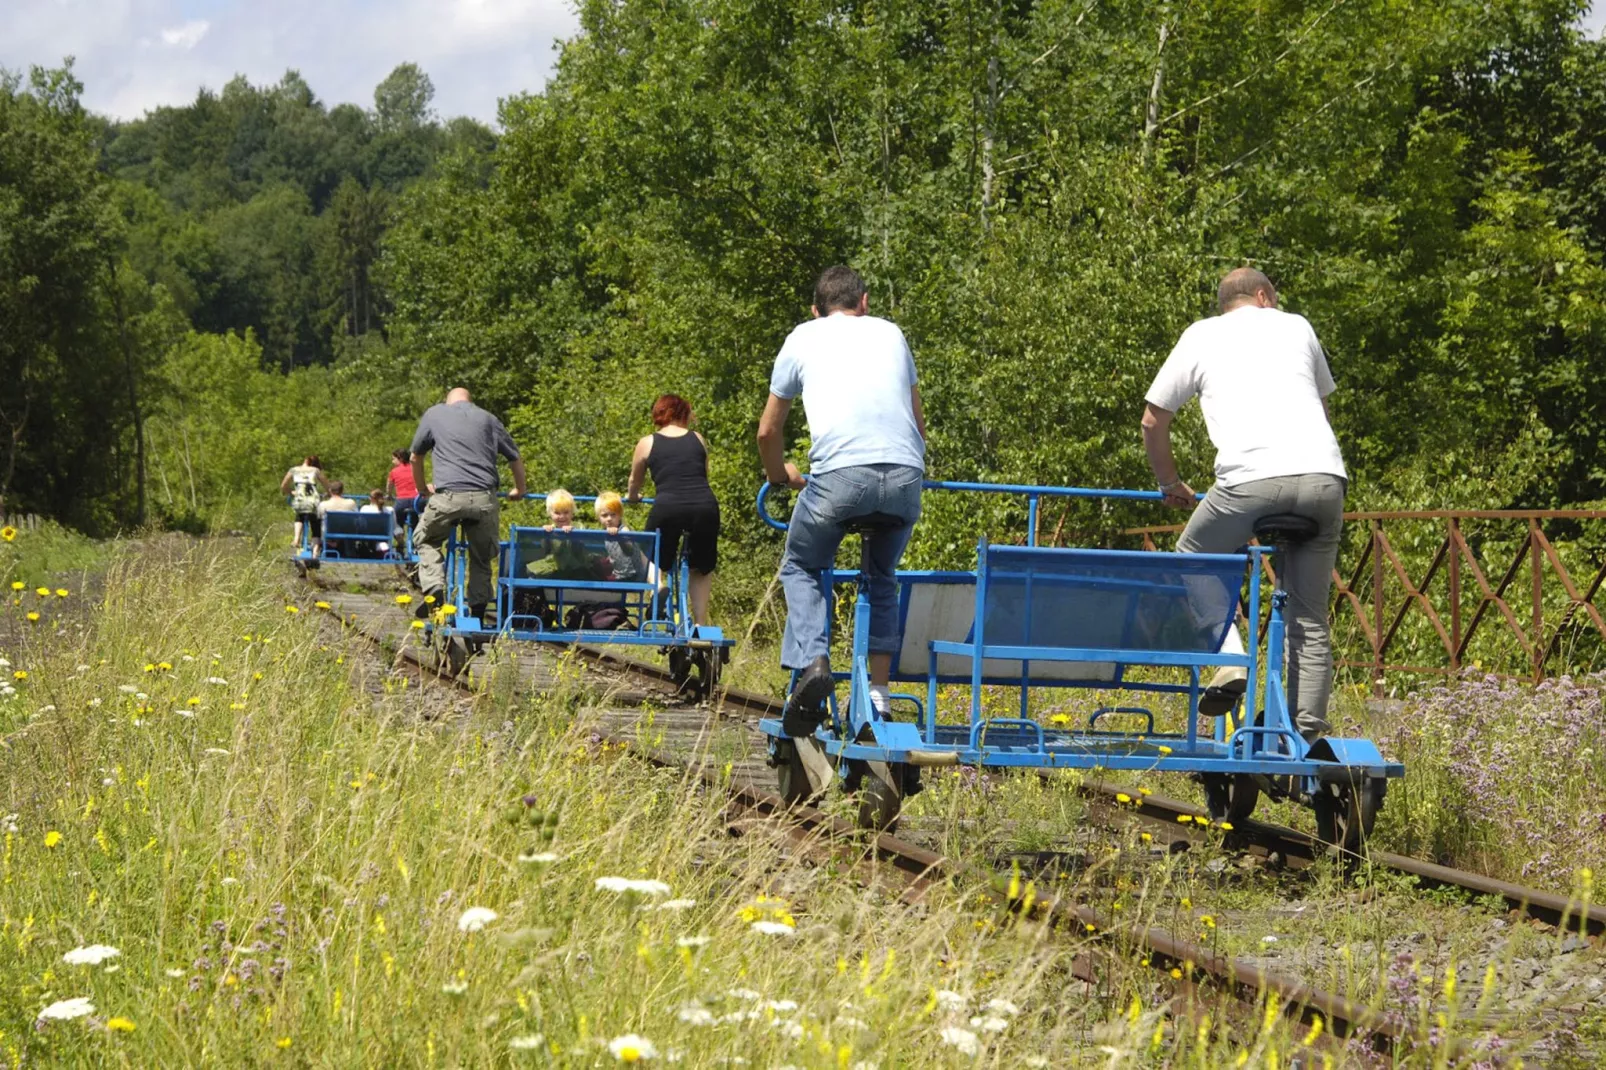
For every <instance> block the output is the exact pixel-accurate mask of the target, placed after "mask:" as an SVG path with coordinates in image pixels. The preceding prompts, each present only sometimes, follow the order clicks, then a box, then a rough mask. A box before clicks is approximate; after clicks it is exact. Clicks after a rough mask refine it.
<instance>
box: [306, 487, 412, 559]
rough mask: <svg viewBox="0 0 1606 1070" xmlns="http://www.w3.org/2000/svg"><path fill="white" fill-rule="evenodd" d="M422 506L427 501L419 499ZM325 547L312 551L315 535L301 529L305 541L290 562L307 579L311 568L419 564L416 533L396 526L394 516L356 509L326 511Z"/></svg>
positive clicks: (350, 496) (361, 498) (360, 499)
mask: <svg viewBox="0 0 1606 1070" xmlns="http://www.w3.org/2000/svg"><path fill="white" fill-rule="evenodd" d="M343 497H345V498H347V499H349V500H351V501H354V502H358V503H364V502H367V501H368V497H367V495H363V496H362V497H356V496H354V495H350V494H347V495H343ZM418 501H419V502H420V503H422V501H423V499H418ZM321 526H322V528H323V536H322V541H323V546H322V547H321V550H320V552H319V553H317V554H314V553H313V552H312V532H311V531H310V530H308V529H307V528H306V527H305V526H303V527H302V529H301V541H300V542H298V543H297V544H296V548H295V552H294V553H293V554H291V555H290V560H291V561H293V562H294V563H295V566H296V571H297V572H299V573H301V574H302V575H303V576H305V575H306V574H307V570H308V569H316V568H319V567H321V566H322V565H326V564H339V565H399V566H401V567H403V568H412V567H415V566H416V565H417V564H418V555H417V554H416V553H415V552H414V551H413V533H412V530H411V529H410V528H408V527H407V526H405V525H402V526H400V527H398V526H397V524H396V517H395V514H394V513H391V512H384V513H372V512H369V513H364V512H359V511H357V510H355V509H353V510H338V511H330V512H325V513H324V516H323V520H322V524H321Z"/></svg>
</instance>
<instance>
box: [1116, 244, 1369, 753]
mask: <svg viewBox="0 0 1606 1070" xmlns="http://www.w3.org/2000/svg"><path fill="white" fill-rule="evenodd" d="M1216 304H1217V308H1218V309H1219V310H1220V315H1217V316H1213V317H1211V318H1209V319H1203V320H1199V321H1198V322H1196V323H1194V324H1193V325H1192V326H1190V327H1189V328H1188V329H1187V330H1186V331H1184V332H1183V334H1182V338H1181V339H1180V340H1179V341H1178V342H1177V344H1176V347H1175V348H1173V349H1172V350H1171V355H1170V356H1169V357H1167V358H1166V362H1165V365H1164V366H1163V367H1162V368H1161V369H1160V373H1159V374H1158V375H1157V376H1156V377H1155V379H1154V384H1153V385H1152V386H1150V387H1149V392H1148V394H1147V395H1146V398H1145V400H1146V401H1147V406H1146V407H1145V409H1144V412H1143V421H1142V426H1143V445H1144V449H1145V450H1146V451H1147V452H1148V455H1149V465H1150V467H1152V468H1153V469H1154V476H1155V479H1156V480H1158V481H1159V484H1160V492H1161V493H1162V494H1164V495H1165V501H1166V504H1167V505H1170V506H1173V507H1174V508H1178V509H1191V508H1193V505H1194V494H1193V488H1192V487H1190V486H1188V484H1187V483H1186V482H1184V481H1183V479H1182V477H1181V476H1180V475H1178V474H1177V462H1176V459H1175V458H1174V457H1173V456H1172V453H1171V419H1172V416H1173V415H1175V413H1176V411H1177V410H1178V409H1179V408H1181V407H1182V406H1183V405H1185V404H1187V402H1188V400H1189V399H1191V398H1192V397H1193V396H1194V395H1198V397H1199V405H1200V407H1201V408H1202V409H1203V410H1204V418H1205V426H1206V428H1207V429H1208V430H1209V432H1210V441H1211V442H1212V443H1213V444H1214V445H1215V447H1216V482H1215V485H1214V486H1212V487H1211V488H1210V491H1209V493H1208V494H1206V495H1205V500H1204V501H1203V502H1202V503H1201V504H1200V505H1199V508H1198V509H1196V510H1194V513H1193V515H1192V516H1191V517H1189V518H1188V524H1187V527H1186V528H1185V529H1184V531H1183V532H1182V537H1181V538H1180V539H1178V540H1177V549H1178V550H1180V551H1183V552H1185V553H1230V552H1232V551H1235V550H1237V549H1238V548H1239V547H1240V546H1243V545H1245V544H1246V543H1248V542H1249V540H1250V539H1251V538H1252V537H1253V535H1254V527H1255V522H1256V521H1257V520H1259V519H1260V518H1261V517H1264V516H1268V515H1270V514H1273V513H1296V514H1298V515H1301V516H1307V517H1310V518H1311V519H1312V520H1314V521H1316V524H1317V531H1316V535H1315V537H1313V538H1312V539H1310V541H1308V542H1306V543H1304V544H1302V545H1300V546H1297V547H1293V548H1291V549H1290V550H1289V551H1288V553H1287V555H1286V560H1284V561H1283V562H1282V572H1283V576H1282V579H1283V587H1284V589H1285V590H1287V592H1288V609H1289V614H1288V650H1289V661H1288V669H1287V682H1288V694H1289V698H1290V700H1291V702H1290V705H1291V706H1292V707H1293V709H1294V714H1295V724H1296V725H1297V727H1298V728H1299V731H1300V734H1301V735H1303V736H1304V737H1305V739H1306V740H1307V741H1309V742H1314V741H1315V740H1316V739H1317V738H1318V737H1319V736H1321V735H1323V734H1324V733H1326V732H1327V730H1328V724H1327V701H1328V696H1329V693H1330V692H1331V689H1332V682H1333V654H1332V641H1331V638H1330V635H1329V632H1328V624H1327V599H1328V594H1329V592H1330V591H1331V588H1332V575H1333V564H1334V562H1335V561H1337V559H1338V539H1339V531H1340V528H1341V527H1342V525H1343V517H1344V490H1345V486H1346V483H1347V480H1348V475H1347V473H1346V472H1345V470H1344V458H1343V457H1342V455H1341V454H1340V452H1339V448H1338V439H1337V438H1336V437H1335V436H1334V434H1333V428H1332V424H1331V423H1329V421H1328V413H1327V396H1328V395H1329V394H1331V393H1332V392H1333V390H1334V389H1335V384H1334V383H1333V375H1332V372H1331V371H1330V370H1329V369H1328V367H1327V357H1326V355H1325V354H1324V353H1323V352H1322V346H1321V343H1320V342H1318V341H1317V340H1316V332H1315V331H1314V330H1313V329H1312V328H1311V325H1310V323H1309V321H1307V320H1306V319H1305V317H1303V316H1299V315H1295V314H1293V313H1288V312H1283V311H1281V310H1280V309H1279V308H1278V307H1277V290H1276V289H1275V288H1274V287H1273V286H1272V284H1271V280H1270V279H1268V278H1266V276H1265V275H1263V274H1261V273H1260V272H1259V271H1256V270H1255V269H1254V268H1247V267H1244V268H1238V269H1236V270H1234V271H1231V272H1228V273H1227V276H1226V277H1225V278H1224V279H1222V280H1221V285H1220V287H1219V289H1218V291H1217V295H1216ZM1222 649H1223V651H1225V652H1230V653H1242V652H1243V641H1242V640H1241V639H1240V638H1239V636H1238V630H1237V628H1231V629H1229V630H1228V632H1227V640H1226V642H1225V643H1224V644H1223V646H1222ZM1244 686H1245V673H1244V670H1243V669H1241V668H1236V667H1232V666H1228V667H1225V668H1223V669H1221V670H1220V671H1219V672H1218V673H1217V674H1216V678H1215V679H1214V680H1213V681H1212V682H1211V686H1210V688H1209V690H1208V691H1207V692H1206V695H1205V697H1204V698H1203V699H1201V700H1200V703H1199V710H1200V712H1201V713H1205V714H1213V715H1216V716H1220V715H1221V714H1224V713H1226V712H1227V711H1228V710H1230V709H1231V708H1232V707H1233V706H1234V705H1235V704H1236V702H1237V699H1238V697H1239V696H1240V695H1242V694H1243V691H1244Z"/></svg>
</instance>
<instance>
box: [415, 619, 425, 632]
mask: <svg viewBox="0 0 1606 1070" xmlns="http://www.w3.org/2000/svg"><path fill="white" fill-rule="evenodd" d="M413 630H414V631H419V632H421V631H423V630H424V622H423V621H421V620H415V621H413Z"/></svg>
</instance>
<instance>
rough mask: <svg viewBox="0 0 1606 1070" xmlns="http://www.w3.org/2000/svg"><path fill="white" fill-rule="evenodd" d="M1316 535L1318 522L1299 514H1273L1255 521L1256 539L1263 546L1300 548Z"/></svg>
mask: <svg viewBox="0 0 1606 1070" xmlns="http://www.w3.org/2000/svg"><path fill="white" fill-rule="evenodd" d="M1315 534H1316V521H1315V520H1314V519H1313V518H1311V517H1308V516H1300V515H1299V514H1298V513H1272V514H1271V515H1270V516H1263V517H1261V518H1260V519H1259V520H1257V521H1255V538H1257V539H1259V540H1260V542H1261V544H1262V545H1267V544H1270V545H1273V546H1298V545H1299V544H1300V543H1302V542H1306V541H1308V540H1309V539H1310V538H1311V537H1312V536H1313V535H1315Z"/></svg>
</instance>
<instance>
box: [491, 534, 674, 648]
mask: <svg viewBox="0 0 1606 1070" xmlns="http://www.w3.org/2000/svg"><path fill="white" fill-rule="evenodd" d="M657 556H658V533H657V532H653V531H622V532H620V533H618V534H617V535H610V534H609V533H608V532H606V531H601V530H598V529H589V528H577V529H575V530H573V531H547V530H546V529H544V528H534V527H517V526H515V527H513V528H511V529H510V530H509V531H508V538H507V542H506V544H505V547H504V549H503V551H502V555H501V561H502V572H501V576H500V578H499V580H498V586H499V588H501V596H502V597H501V598H500V602H501V612H502V614H503V616H502V618H501V619H503V620H504V621H508V622H509V623H511V625H512V626H513V627H514V628H530V629H535V628H537V627H538V626H539V625H538V621H537V619H536V615H534V614H530V613H528V612H521V611H520V609H519V608H517V607H515V606H514V601H515V599H514V592H515V591H521V590H523V591H528V590H538V591H540V592H541V595H542V597H543V599H544V601H545V607H544V608H545V609H546V610H547V611H548V613H549V620H548V622H547V624H546V625H545V627H547V628H548V629H550V627H551V623H550V621H551V620H552V619H555V620H558V621H562V620H563V619H564V617H565V616H566V610H567V609H568V608H569V607H572V606H576V605H581V604H590V605H596V604H598V603H604V604H610V605H619V606H621V607H623V608H624V609H625V611H626V612H627V613H629V614H630V615H631V616H632V617H634V618H635V619H636V620H637V621H639V622H641V625H642V626H645V624H646V622H647V621H650V620H652V619H654V618H655V617H656V616H657V615H658V614H657V613H656V611H655V610H656V607H655V606H654V602H655V600H656V599H655V596H656V594H657V590H658V584H657V580H656V577H655V570H654V569H653V567H652V562H653V561H655V560H656V559H657ZM526 617H529V618H530V619H524V618H526Z"/></svg>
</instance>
